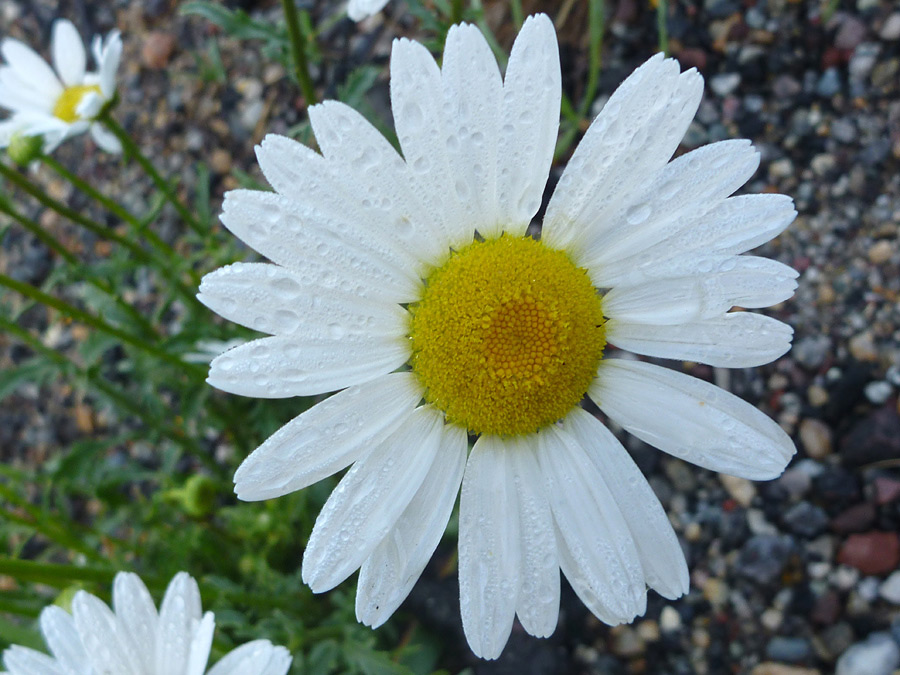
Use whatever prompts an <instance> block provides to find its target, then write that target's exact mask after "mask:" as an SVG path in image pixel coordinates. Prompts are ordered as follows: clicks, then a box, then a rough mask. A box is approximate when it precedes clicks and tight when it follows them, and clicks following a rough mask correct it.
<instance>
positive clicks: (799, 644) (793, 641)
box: [766, 635, 813, 663]
mask: <svg viewBox="0 0 900 675" xmlns="http://www.w3.org/2000/svg"><path fill="white" fill-rule="evenodd" d="M812 655H813V651H812V646H811V645H810V644H809V641H808V640H806V639H805V638H801V637H785V636H781V635H778V636H775V637H773V638H772V639H771V640H769V643H768V644H767V645H766V656H767V657H768V658H770V659H772V660H773V661H786V662H787V663H803V662H805V661H807V660H809V659H810V658H811V657H812Z"/></svg>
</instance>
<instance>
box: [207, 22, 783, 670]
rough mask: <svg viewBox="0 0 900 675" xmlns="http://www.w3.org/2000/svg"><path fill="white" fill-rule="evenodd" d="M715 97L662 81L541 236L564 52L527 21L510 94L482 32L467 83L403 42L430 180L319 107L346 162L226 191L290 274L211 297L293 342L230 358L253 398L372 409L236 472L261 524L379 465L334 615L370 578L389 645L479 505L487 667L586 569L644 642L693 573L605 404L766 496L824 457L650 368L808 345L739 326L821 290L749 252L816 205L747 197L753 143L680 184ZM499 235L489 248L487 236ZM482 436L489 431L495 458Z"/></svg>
mask: <svg viewBox="0 0 900 675" xmlns="http://www.w3.org/2000/svg"><path fill="white" fill-rule="evenodd" d="M702 93H703V80H702V78H701V76H700V75H699V74H698V73H697V72H696V71H694V70H693V69H692V70H689V71H687V72H685V73H681V72H680V69H679V66H678V63H677V62H676V61H674V60H672V59H665V58H663V56H662V55H657V56H654V57H653V58H651V59H650V60H649V61H647V62H646V63H645V64H644V65H642V66H641V67H640V68H638V69H637V70H636V71H635V72H634V73H633V74H632V75H631V76H630V77H628V79H626V80H625V82H623V83H622V85H621V86H620V87H619V88H618V89H617V90H616V92H615V93H614V94H613V95H612V97H611V98H610V99H609V102H608V103H607V104H606V106H605V107H604V109H603V111H602V112H601V113H600V114H599V115H598V116H597V118H596V119H595V120H594V122H593V124H592V125H591V127H590V128H589V129H588V131H587V133H586V134H585V137H584V139H583V140H582V142H581V144H580V146H579V147H578V149H577V151H576V152H575V154H574V155H573V157H572V159H571V161H570V162H569V165H568V167H567V168H566V170H565V172H564V173H563V175H562V178H561V179H560V181H559V185H558V186H557V187H556V190H555V192H554V194H553V197H552V199H551V200H550V203H549V206H548V208H547V211H546V215H545V216H544V219H543V226H542V234H541V238H540V241H536V240H535V239H532V238H530V237H528V236H525V234H526V230H527V228H528V226H529V224H530V223H531V221H532V218H533V217H534V216H535V214H536V213H537V211H538V209H539V207H540V204H541V196H542V193H543V191H544V186H545V184H546V182H547V177H548V173H549V170H550V165H551V162H552V159H553V151H554V147H555V143H556V138H557V131H558V124H559V110H560V97H561V85H560V66H559V52H558V48H557V43H556V35H555V33H554V29H553V24H552V23H551V22H550V20H549V19H548V18H547V17H546V16H544V15H539V16H534V17H531V18H530V19H528V20H527V21H526V22H525V25H524V26H523V28H522V31H521V33H520V34H519V36H518V38H517V40H516V42H515V45H514V46H513V49H512V54H511V56H510V59H509V65H508V67H507V69H506V75H505V78H501V74H500V71H499V69H498V67H497V63H496V61H495V59H494V57H493V55H492V53H491V50H490V48H489V46H488V44H487V42H486V41H485V39H484V37H483V36H482V34H481V33H480V32H479V30H478V29H477V28H476V27H474V26H470V25H459V26H454V27H453V28H452V29H451V30H450V32H449V34H448V36H447V44H446V48H445V52H444V57H443V66H442V67H438V65H437V64H436V63H435V60H434V59H433V58H432V56H431V54H429V53H428V51H427V50H426V49H425V48H424V47H423V46H422V45H420V44H418V43H416V42H411V41H409V40H405V39H403V40H396V41H395V42H394V45H393V54H392V57H391V105H392V109H393V114H394V122H395V124H396V129H397V135H398V137H399V139H400V145H401V147H402V150H403V157H402V158H401V157H400V155H398V154H397V152H395V151H394V149H393V148H392V147H391V145H390V144H389V143H388V142H387V141H386V140H385V139H384V138H383V137H382V136H381V135H380V134H379V133H378V132H377V131H376V130H375V129H374V128H373V127H372V126H371V125H370V124H369V123H368V122H366V121H365V120H364V119H363V118H362V117H361V116H360V115H359V114H358V113H356V112H354V111H353V110H352V109H351V108H349V107H347V106H346V105H343V104H341V103H337V102H326V103H323V104H321V105H318V106H315V107H313V108H312V109H310V121H311V123H312V127H313V131H314V132H315V135H316V140H317V142H318V145H319V147H320V148H321V151H322V154H321V155H320V154H318V153H316V152H313V151H312V150H310V149H309V148H307V147H305V146H303V145H301V144H299V143H296V142H294V141H292V140H290V139H287V138H283V137H279V136H269V137H267V138H266V139H265V140H264V141H263V143H262V145H261V146H260V147H258V148H257V157H258V159H259V163H260V166H261V167H262V170H263V173H264V174H265V176H266V178H267V179H268V181H269V183H271V185H272V187H273V188H274V189H275V192H274V193H269V192H257V191H250V190H235V191H232V192H229V193H228V194H227V195H226V198H225V203H224V207H223V209H224V212H223V214H222V222H223V223H224V224H225V226H226V227H227V228H229V229H230V230H231V231H232V232H233V233H234V234H235V235H237V236H238V237H239V238H241V239H242V240H243V241H245V242H246V243H247V244H248V245H250V246H251V247H253V248H254V249H256V250H257V251H259V252H260V253H262V254H263V255H265V256H266V257H268V258H269V259H271V260H272V262H273V263H274V264H267V263H237V264H234V265H231V266H228V267H225V268H223V269H220V270H217V271H215V272H213V273H211V274H209V275H207V276H206V277H205V278H204V280H203V282H202V285H201V287H200V294H199V296H198V297H199V298H200V300H201V301H202V302H204V303H205V304H206V305H208V306H209V307H210V308H212V309H213V310H215V311H216V312H218V313H219V314H221V315H222V316H224V317H225V318H227V319H230V320H232V321H236V322H238V323H240V324H243V325H245V326H248V327H250V328H253V329H256V330H260V331H263V332H266V333H269V334H270V335H272V337H266V338H263V339H259V340H254V341H252V342H250V343H248V344H245V345H243V346H241V347H238V348H236V349H232V350H230V351H228V352H226V353H225V354H223V355H221V356H219V357H218V358H217V359H215V360H214V361H213V363H212V364H211V368H210V375H209V382H210V383H211V384H212V385H213V386H216V387H219V388H221V389H224V390H226V391H229V392H233V393H236V394H242V395H245V396H260V397H271V398H277V397H287V396H311V395H317V394H322V393H324V392H330V391H336V390H341V389H342V390H343V391H341V392H340V393H337V394H335V395H334V396H332V397H331V398H328V399H326V400H325V401H322V402H321V403H318V404H317V405H315V406H314V407H313V408H311V409H310V410H308V411H307V412H305V413H303V414H302V415H300V416H299V417H297V418H296V419H294V420H293V421H291V422H289V423H288V424H287V425H285V426H284V427H283V428H282V429H280V430H279V431H278V432H276V433H275V434H274V435H273V436H272V437H271V438H269V439H268V440H267V441H266V442H265V443H263V445H262V446H260V447H259V448H258V449H257V450H256V451H255V452H254V453H253V454H251V455H250V456H249V457H248V458H247V459H246V460H245V461H244V463H243V464H242V465H241V467H240V468H239V469H238V471H237V473H236V474H235V483H236V487H235V489H236V492H237V494H238V496H239V497H240V498H241V499H246V500H258V499H269V498H272V497H277V496H279V495H283V494H286V493H288V492H291V491H294V490H299V489H301V488H304V487H306V486H308V485H310V484H312V483H314V482H316V481H318V480H321V479H322V478H324V477H326V476H329V475H331V474H333V473H335V472H338V471H341V470H342V469H344V468H345V467H347V466H349V465H351V464H352V465H353V466H352V468H351V469H350V470H349V471H348V472H347V474H346V475H345V476H344V477H343V479H342V480H341V482H340V484H339V485H338V487H337V488H336V489H335V490H334V492H333V493H332V495H331V497H330V498H329V500H328V502H327V503H326V504H325V506H324V508H323V509H322V512H321V513H320V515H319V517H318V519H317V521H316V524H315V527H314V528H313V531H312V535H311V537H310V540H309V544H308V546H307V548H306V552H305V555H304V558H303V570H302V574H303V579H304V580H305V581H306V583H308V584H309V585H310V587H311V588H312V589H313V591H315V592H322V591H326V590H328V589H330V588H333V587H334V586H336V585H337V584H339V583H341V582H342V581H343V580H344V579H346V578H347V577H348V576H350V575H351V574H352V573H353V572H354V571H355V570H356V569H358V568H360V567H361V571H360V575H359V585H358V591H357V600H356V612H357V617H358V618H359V620H360V621H362V622H364V623H366V624H369V625H372V626H378V625H380V624H382V623H383V622H384V621H385V620H387V618H388V617H389V616H390V615H391V613H392V612H393V611H394V610H395V609H396V608H397V607H398V606H399V605H400V603H401V602H402V601H403V599H404V598H405V597H406V596H407V594H408V593H409V591H410V589H411V588H412V586H413V585H414V584H415V582H416V579H417V578H418V577H419V575H420V573H421V572H422V570H423V569H424V567H425V565H426V563H427V562H428V559H429V558H430V556H431V554H432V553H433V551H434V549H435V547H436V546H437V544H438V541H439V540H440V538H441V535H442V534H443V532H444V529H445V526H446V524H447V521H448V519H449V517H450V514H451V511H452V510H453V505H454V502H455V500H456V496H457V494H458V492H459V488H460V485H461V486H462V495H461V499H460V518H459V585H460V603H461V606H462V621H463V627H464V629H465V633H466V636H467V638H468V641H469V644H470V645H471V647H472V649H473V651H474V652H475V653H476V654H477V655H479V656H482V657H485V658H496V657H497V656H498V655H499V654H500V652H501V651H502V649H503V646H504V644H505V643H506V640H507V637H508V636H509V633H510V630H511V628H512V624H513V618H514V617H515V616H518V618H519V621H520V622H521V624H522V626H523V627H524V628H525V630H526V631H528V632H529V633H531V634H532V635H536V636H547V635H549V634H550V633H552V632H553V630H554V627H555V626H556V622H557V614H558V607H559V584H560V579H559V570H560V569H562V572H563V574H565V575H566V577H567V578H568V580H569V582H570V583H571V585H572V586H573V587H574V589H575V591H576V593H578V595H579V597H580V598H581V599H582V600H583V601H584V603H585V604H586V605H587V606H588V607H589V608H590V610H591V611H592V612H593V613H594V614H596V615H597V616H598V617H599V618H600V619H602V620H603V621H605V622H607V623H610V624H616V623H621V622H626V621H631V620H632V619H633V618H634V617H635V616H637V615H639V614H642V613H643V612H644V610H645V606H646V589H647V586H649V587H650V588H653V589H655V590H656V591H658V592H659V593H660V594H662V595H663V596H665V597H667V598H677V597H679V596H681V595H682V594H684V593H685V592H686V591H687V589H688V571H687V566H686V563H685V559H684V555H683V553H682V550H681V547H680V546H679V543H678V539H677V537H676V536H675V533H674V531H673V529H672V527H671V525H670V524H669V521H668V519H667V517H666V514H665V512H664V511H663V509H662V507H661V506H660V503H659V501H658V500H657V499H656V497H655V496H654V494H653V491H652V490H651V489H650V486H649V485H648V484H647V482H646V481H645V480H644V479H643V477H642V476H641V474H640V472H639V470H638V469H637V467H636V465H635V464H634V462H633V461H632V460H631V458H630V456H629V455H628V453H627V452H626V451H625V449H624V448H623V447H622V445H621V444H620V443H619V442H618V441H617V440H616V439H615V437H614V436H613V435H612V433H610V432H609V431H608V430H607V429H606V428H605V427H604V426H603V424H602V423H601V422H600V421H599V420H598V419H597V418H596V417H594V416H593V415H591V414H589V413H588V412H586V411H585V410H584V409H582V407H581V406H580V402H581V401H582V399H583V397H584V396H585V395H587V396H589V397H590V398H591V399H592V400H593V401H594V402H595V403H596V404H597V405H598V406H599V407H600V408H601V410H603V412H604V413H605V414H606V415H608V416H609V418H610V419H611V420H613V421H614V422H616V423H617V424H619V425H620V426H622V427H624V428H625V429H626V430H628V431H629V432H631V433H632V434H634V435H636V436H637V437H639V438H641V439H642V440H644V441H646V442H648V443H651V444H652V445H655V446H656V447H658V448H660V449H662V450H664V451H666V452H669V453H671V454H673V455H675V456H676V457H680V458H683V459H685V460H687V461H690V462H693V463H695V464H698V465H700V466H703V467H706V468H709V469H713V470H715V471H722V472H725V473H729V474H733V475H737V476H743V477H745V478H750V479H756V480H765V479H771V478H774V477H776V476H778V475H779V474H780V473H781V472H782V471H783V470H784V467H785V465H786V464H787V462H788V461H789V459H790V457H791V456H792V455H793V453H794V451H795V450H794V446H793V444H792V442H791V440H790V438H789V437H788V436H787V434H785V432H784V431H783V430H782V429H781V428H780V427H779V426H778V425H777V424H776V423H775V422H774V421H773V420H771V419H770V418H769V417H767V416H766V415H764V414H763V413H762V412H760V411H759V410H757V409H756V408H755V407H753V406H751V405H749V404H747V403H745V402H744V401H741V400H740V399H738V398H737V397H736V396H734V395H732V394H730V393H728V392H726V391H724V390H722V389H719V388H718V387H715V386H713V385H712V384H709V383H707V382H705V381H702V380H699V379H696V378H694V377H690V376H688V375H685V374H682V373H680V372H677V371H675V370H669V369H666V368H662V367H660V366H656V365H652V364H650V363H645V362H641V361H637V360H634V359H625V358H606V356H607V354H606V353H605V351H606V345H607V344H612V345H615V346H616V347H619V348H622V349H626V350H630V351H632V352H635V353H638V354H644V355H648V356H654V357H664V358H671V359H676V360H679V361H696V362H701V363H706V364H710V365H713V366H724V367H741V368H743V367H749V366H756V365H759V364H763V363H767V362H769V361H771V360H773V359H775V358H778V357H779V356H781V355H782V354H784V353H785V352H786V351H787V350H788V349H789V347H790V340H791V336H792V330H791V328H790V327H789V326H787V325H785V324H783V323H781V322H779V321H776V320H775V319H772V318H769V317H766V316H762V315H760V314H754V313H750V312H742V311H730V310H731V309H732V308H733V307H736V306H740V307H744V308H747V307H750V308H756V307H766V306H769V305H772V304H774V303H778V302H781V301H783V300H785V299H787V298H788V297H790V296H791V295H792V294H793V291H794V289H795V288H796V281H795V279H796V277H797V273H796V272H795V271H794V270H793V269H791V268H789V267H787V266H785V265H783V264H781V263H779V262H775V261H773V260H768V259H765V258H759V257H753V256H746V255H740V254H741V253H744V252H745V251H747V250H749V249H751V248H754V247H755V246H758V245H759V244H761V243H763V242H765V241H768V240H769V239H771V238H772V237H774V236H775V235H777V234H778V233H780V232H781V231H782V230H783V229H784V228H785V227H787V225H788V224H789V223H790V222H791V221H792V220H793V219H794V216H795V215H796V214H795V211H794V208H793V205H792V202H791V200H790V198H788V197H785V196H783V195H773V194H760V195H747V196H740V197H730V196H729V195H731V194H732V193H733V192H734V191H735V190H737V189H738V188H739V187H740V186H741V185H743V184H744V183H745V182H746V181H747V180H748V179H749V178H750V176H752V175H753V173H754V172H755V171H756V168H757V166H758V163H759V156H758V154H757V152H756V151H755V150H754V149H753V148H752V147H751V146H750V143H749V142H748V141H724V142H721V143H714V144H712V145H708V146H706V147H703V148H700V149H698V150H695V151H693V152H689V153H687V154H685V155H683V156H681V157H679V158H678V159H675V160H674V161H671V162H670V161H669V160H670V159H671V157H672V155H673V153H674V152H675V150H676V149H677V148H678V145H679V142H680V140H681V138H682V136H683V134H684V132H685V130H686V129H687V127H688V125H689V124H690V122H691V120H692V118H693V116H694V113H695V112H696V110H697V107H698V105H699V102H700V98H701V96H702ZM476 233H477V235H476ZM467 434H477V435H478V439H477V440H476V442H475V445H474V447H473V448H472V450H471V452H469V451H468V442H467Z"/></svg>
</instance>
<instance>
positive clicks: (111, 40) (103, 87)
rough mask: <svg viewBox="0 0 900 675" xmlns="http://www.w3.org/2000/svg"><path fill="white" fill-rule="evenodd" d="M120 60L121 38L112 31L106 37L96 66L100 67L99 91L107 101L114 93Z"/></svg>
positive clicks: (115, 31)
mask: <svg viewBox="0 0 900 675" xmlns="http://www.w3.org/2000/svg"><path fill="white" fill-rule="evenodd" d="M121 58H122V36H121V35H120V34H119V31H117V30H114V31H112V32H110V34H109V35H107V36H106V41H105V42H104V43H103V48H102V51H101V52H100V58H99V59H98V65H99V66H100V91H102V92H103V96H104V97H105V98H106V99H107V100H109V99H111V98H112V97H113V95H114V94H115V93H116V71H117V70H118V69H119V61H120V60H121Z"/></svg>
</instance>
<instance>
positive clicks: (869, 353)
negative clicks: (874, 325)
mask: <svg viewBox="0 0 900 675" xmlns="http://www.w3.org/2000/svg"><path fill="white" fill-rule="evenodd" d="M847 347H848V348H849V349H850V353H851V354H852V355H853V358H854V359H856V360H857V361H877V360H878V350H877V349H876V348H875V340H874V338H873V337H872V333H871V332H870V331H865V332H862V333H858V334H856V335H854V336H853V337H852V338H850V341H849V342H848V343H847Z"/></svg>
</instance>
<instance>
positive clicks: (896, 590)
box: [878, 570, 900, 605]
mask: <svg viewBox="0 0 900 675" xmlns="http://www.w3.org/2000/svg"><path fill="white" fill-rule="evenodd" d="M878 595H880V596H881V597H882V598H884V599H885V600H887V601H888V602H890V603H892V604H894V605H900V570H897V571H895V572H893V573H892V574H891V576H889V577H888V578H887V579H885V581H884V583H883V584H881V586H880V587H879V589H878Z"/></svg>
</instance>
